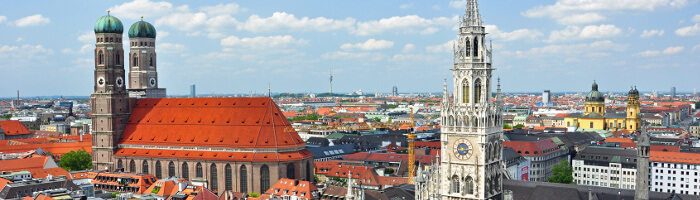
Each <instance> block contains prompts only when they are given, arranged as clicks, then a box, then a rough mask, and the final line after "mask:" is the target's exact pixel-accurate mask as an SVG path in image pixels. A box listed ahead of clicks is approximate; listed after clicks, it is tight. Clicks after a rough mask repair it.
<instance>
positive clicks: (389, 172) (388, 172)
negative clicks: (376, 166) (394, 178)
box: [384, 168, 394, 174]
mask: <svg viewBox="0 0 700 200" xmlns="http://www.w3.org/2000/svg"><path fill="white" fill-rule="evenodd" d="M393 173H394V169H392V168H386V169H384V174H393Z"/></svg>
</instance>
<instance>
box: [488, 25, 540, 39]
mask: <svg viewBox="0 0 700 200" xmlns="http://www.w3.org/2000/svg"><path fill="white" fill-rule="evenodd" d="M486 32H488V33H490V35H491V37H493V39H496V40H499V39H500V40H503V41H513V40H522V39H530V40H534V39H537V38H538V37H541V36H544V34H542V32H539V31H537V30H530V29H518V30H515V31H512V32H502V31H501V30H499V29H498V26H496V25H486Z"/></svg>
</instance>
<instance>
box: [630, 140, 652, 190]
mask: <svg viewBox="0 0 700 200" xmlns="http://www.w3.org/2000/svg"><path fill="white" fill-rule="evenodd" d="M649 150H650V147H649V136H648V135H647V133H646V132H644V131H643V132H642V133H641V134H640V135H639V141H638V142H637V180H635V181H636V184H635V191H634V199H635V200H648V199H649Z"/></svg>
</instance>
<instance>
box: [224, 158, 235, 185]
mask: <svg viewBox="0 0 700 200" xmlns="http://www.w3.org/2000/svg"><path fill="white" fill-rule="evenodd" d="M224 173H225V178H226V181H224V182H226V188H225V189H226V190H233V184H232V183H231V179H232V178H233V174H232V173H231V165H230V164H226V168H225V169H224Z"/></svg>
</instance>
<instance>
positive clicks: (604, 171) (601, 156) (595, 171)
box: [572, 146, 637, 189]
mask: <svg viewBox="0 0 700 200" xmlns="http://www.w3.org/2000/svg"><path fill="white" fill-rule="evenodd" d="M636 163H637V150H636V149H623V148H610V147H597V146H589V147H588V148H586V149H584V150H583V151H581V152H579V153H578V155H576V157H575V158H574V159H572V168H573V176H574V182H575V183H576V184H578V185H591V186H600V187H610V188H620V189H634V188H635V180H636V174H637V165H636Z"/></svg>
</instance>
